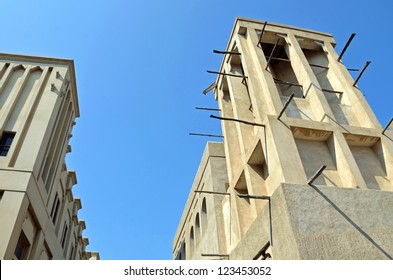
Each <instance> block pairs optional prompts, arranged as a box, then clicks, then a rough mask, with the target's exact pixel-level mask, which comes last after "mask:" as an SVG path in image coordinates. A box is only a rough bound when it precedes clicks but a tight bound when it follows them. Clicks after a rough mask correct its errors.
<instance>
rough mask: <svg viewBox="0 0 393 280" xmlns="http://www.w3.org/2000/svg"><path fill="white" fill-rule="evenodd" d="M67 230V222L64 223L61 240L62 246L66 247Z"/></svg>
mask: <svg viewBox="0 0 393 280" xmlns="http://www.w3.org/2000/svg"><path fill="white" fill-rule="evenodd" d="M67 232H68V226H67V223H64V228H63V234H62V235H61V240H60V243H61V247H62V248H64V245H65V241H66V237H67Z"/></svg>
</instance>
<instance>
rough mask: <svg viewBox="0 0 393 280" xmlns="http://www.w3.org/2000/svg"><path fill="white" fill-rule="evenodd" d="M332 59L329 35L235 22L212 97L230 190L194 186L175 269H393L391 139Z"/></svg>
mask: <svg viewBox="0 0 393 280" xmlns="http://www.w3.org/2000/svg"><path fill="white" fill-rule="evenodd" d="M334 47H335V41H334V39H333V36H332V35H330V34H327V33H322V32H318V31H312V30H306V29H302V28H296V27H292V26H285V25H281V24H274V23H266V22H264V21H257V20H251V19H245V18H238V19H237V20H236V22H235V25H234V28H233V30H232V33H231V36H230V39H229V42H228V45H227V49H226V50H225V51H224V52H222V53H223V60H222V64H221V68H220V70H219V71H218V75H217V80H216V82H215V84H214V85H212V86H211V88H212V89H214V94H215V98H216V100H217V103H218V107H219V109H220V116H217V118H220V119H221V126H222V132H223V136H224V142H223V143H221V144H217V145H221V147H222V149H223V151H224V152H223V153H222V157H223V158H225V163H226V164H225V165H226V170H227V181H225V180H221V181H220V182H219V184H218V185H209V184H206V183H205V184H203V180H199V181H200V182H201V183H199V184H195V183H194V185H193V187H192V189H191V193H190V195H189V198H188V201H187V204H186V207H185V209H184V212H183V217H182V219H181V221H180V224H179V227H178V230H177V233H176V235H175V238H174V242H173V257H174V258H177V259H212V258H213V259H393V215H391V212H392V210H393V192H392V191H393V142H392V141H393V140H392V139H393V133H392V132H391V131H390V130H386V129H384V128H383V127H382V126H381V124H380V123H379V121H378V120H377V118H376V117H375V115H374V113H373V111H372V110H371V109H370V107H369V105H368V103H367V101H366V100H365V98H364V96H363V94H362V92H361V91H360V90H359V88H358V87H357V86H356V82H357V81H356V80H357V79H353V78H352V76H351V74H350V73H349V71H348V69H347V68H346V67H345V65H344V64H343V63H342V61H341V60H340V57H339V55H338V54H337V53H336V51H335V49H334ZM209 145H210V144H209ZM208 147H209V146H208ZM220 168H221V167H220ZM222 168H223V169H222V170H220V171H218V170H214V168H211V170H210V172H211V175H214V174H216V173H218V174H220V172H223V170H224V169H225V167H222ZM198 174H199V173H198ZM197 178H198V175H197ZM220 178H223V177H220ZM210 180H212V181H214V178H213V179H210ZM197 181H198V180H197ZM203 188H205V189H206V188H207V189H206V190H208V191H210V192H213V191H215V190H219V192H222V194H213V193H209V192H201V191H199V190H203ZM217 197H220V198H219V199H218V198H217ZM219 200H221V201H219ZM201 201H206V205H207V209H205V212H207V213H208V215H207V218H206V220H207V222H205V226H204V223H201V220H202V219H201V216H202V214H201V213H202V212H203V210H202V209H203V208H201V207H200V206H199V204H200V203H201ZM217 213H219V214H217ZM210 214H211V215H210ZM212 224H214V225H215V226H211V225H212ZM197 225H198V226H197ZM209 227H210V228H209ZM197 235H198V236H199V238H198V239H196V238H195V237H196V236H197ZM214 243H217V244H219V246H210V244H214ZM179 252H183V253H182V254H180V255H179Z"/></svg>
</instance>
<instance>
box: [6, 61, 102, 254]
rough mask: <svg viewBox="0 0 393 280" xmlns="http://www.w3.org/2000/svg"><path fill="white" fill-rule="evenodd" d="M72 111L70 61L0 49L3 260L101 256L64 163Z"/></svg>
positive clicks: (73, 96)
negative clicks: (91, 239) (80, 215)
mask: <svg viewBox="0 0 393 280" xmlns="http://www.w3.org/2000/svg"><path fill="white" fill-rule="evenodd" d="M77 117H79V107H78V96H77V88H76V81H75V71H74V63H73V61H72V60H66V59H54V58H43V57H33V56H24V55H13V54H0V228H1V230H0V259H42V260H50V259H56V260H68V259H70V260H74V259H76V260H78V259H83V260H86V259H99V254H98V253H96V252H93V253H92V252H88V251H86V246H87V245H88V244H89V241H88V239H87V238H86V237H83V236H82V232H83V230H84V229H85V227H86V226H85V222H84V221H83V220H80V219H79V218H78V210H79V209H81V208H82V204H81V200H80V199H79V198H76V197H74V196H73V192H72V188H73V186H74V185H75V184H76V183H77V179H76V174H75V171H72V170H68V169H67V166H66V163H65V156H66V154H67V153H69V152H71V146H70V145H69V144H68V142H69V139H70V138H71V137H72V134H71V132H72V128H73V126H74V125H75V118H77Z"/></svg>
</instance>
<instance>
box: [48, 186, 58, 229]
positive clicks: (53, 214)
mask: <svg viewBox="0 0 393 280" xmlns="http://www.w3.org/2000/svg"><path fill="white" fill-rule="evenodd" d="M59 207H60V199H59V196H58V195H57V193H56V196H55V199H54V200H53V205H52V210H51V212H50V217H51V219H52V222H53V224H56V218H57V212H59Z"/></svg>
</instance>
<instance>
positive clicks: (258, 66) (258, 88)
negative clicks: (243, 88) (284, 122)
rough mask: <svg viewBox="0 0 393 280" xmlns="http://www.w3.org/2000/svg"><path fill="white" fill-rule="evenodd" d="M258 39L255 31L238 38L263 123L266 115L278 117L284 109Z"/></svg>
mask: <svg viewBox="0 0 393 280" xmlns="http://www.w3.org/2000/svg"><path fill="white" fill-rule="evenodd" d="M258 40H259V39H258V37H257V34H256V32H255V30H254V29H248V30H247V38H245V37H244V36H240V35H239V36H238V37H237V44H238V47H239V50H240V52H241V53H242V59H243V61H244V66H243V67H244V69H245V72H246V74H247V76H248V77H249V79H248V80H249V92H250V98H251V101H252V103H253V105H254V112H255V113H254V114H255V116H256V117H257V121H260V122H262V121H263V119H264V117H265V116H266V115H278V113H279V108H281V107H282V102H281V99H280V95H279V93H278V92H277V87H276V84H275V83H274V80H273V78H272V76H271V74H270V73H269V72H267V71H265V68H266V65H267V61H266V58H265V55H264V53H263V51H262V49H259V48H258V47H257V44H258Z"/></svg>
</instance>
